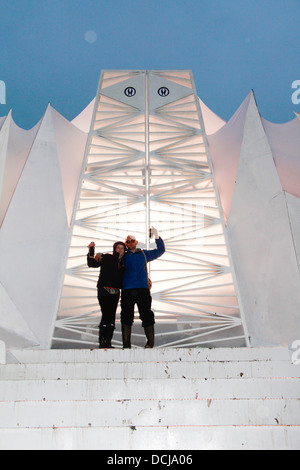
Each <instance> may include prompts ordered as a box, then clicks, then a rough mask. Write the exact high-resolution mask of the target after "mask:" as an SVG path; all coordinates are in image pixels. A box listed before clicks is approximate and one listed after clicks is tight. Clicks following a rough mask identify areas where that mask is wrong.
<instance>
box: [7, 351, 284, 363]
mask: <svg viewBox="0 0 300 470" xmlns="http://www.w3.org/2000/svg"><path fill="white" fill-rule="evenodd" d="M7 359H8V362H10V363H13V362H15V363H25V364H29V363H42V364H43V363H47V364H49V363H51V362H55V363H59V362H63V363H65V362H69V363H73V362H82V363H83V362H87V363H94V362H101V363H104V362H143V363H145V362H160V361H162V362H173V361H175V362H228V361H234V362H244V361H285V362H291V353H290V351H289V350H288V349H287V348H216V349H208V348H190V349H188V348H186V349H184V348H174V349H171V348H169V349H160V348H154V349H147V350H145V349H124V350H123V349H52V350H32V349H31V350H30V349H24V350H14V349H13V350H10V351H8V354H7Z"/></svg>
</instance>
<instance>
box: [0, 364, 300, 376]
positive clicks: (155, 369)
mask: <svg viewBox="0 0 300 470" xmlns="http://www.w3.org/2000/svg"><path fill="white" fill-rule="evenodd" d="M0 377H1V380H25V379H26V380H40V379H42V380H46V379H47V380H57V379H61V380H66V379H68V380H75V379H83V380H85V379H105V378H106V379H120V380H123V379H126V378H130V379H135V378H136V379H196V378H199V379H206V378H215V379H217V378H228V379H229V378H238V377H243V378H255V377H256V378H263V377H273V378H283V377H293V378H299V377H300V365H294V364H292V363H291V362H287V361H235V362H233V361H230V362H229V361H228V362H216V361H214V362H213V361H208V362H204V361H186V362H184V361H173V362H165V361H161V362H145V363H142V362H103V363H100V362H92V363H88V362H84V363H82V362H80V363H78V362H77V363H75V362H73V363H63V362H58V363H55V362H51V363H48V364H45V363H44V364H42V363H29V364H7V365H5V366H1V365H0Z"/></svg>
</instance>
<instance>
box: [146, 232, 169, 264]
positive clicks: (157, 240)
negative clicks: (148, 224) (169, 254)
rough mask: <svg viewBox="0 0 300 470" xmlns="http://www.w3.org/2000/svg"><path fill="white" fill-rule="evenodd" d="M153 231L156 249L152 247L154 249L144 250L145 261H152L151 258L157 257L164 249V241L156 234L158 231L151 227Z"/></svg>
mask: <svg viewBox="0 0 300 470" xmlns="http://www.w3.org/2000/svg"><path fill="white" fill-rule="evenodd" d="M153 233H154V236H155V243H156V249H154V250H144V253H145V255H146V258H147V261H153V260H155V259H157V258H159V257H160V256H162V255H163V254H164V252H165V251H166V249H165V244H164V241H163V240H162V238H161V237H160V236H159V235H158V231H157V230H156V229H153Z"/></svg>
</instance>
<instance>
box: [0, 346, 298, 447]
mask: <svg viewBox="0 0 300 470" xmlns="http://www.w3.org/2000/svg"><path fill="white" fill-rule="evenodd" d="M299 399H300V366H299V365H294V364H292V361H291V354H290V352H289V351H288V349H285V348H233V349H227V348H226V349H223V348H218V349H202V348H201V349H153V350H149V349H148V350H143V349H132V350H122V349H115V350H84V349H82V350H50V351H38V350H22V351H20V350H18V351H17V350H13V351H10V352H8V353H7V364H3V365H0V449H1V450H8V449H27V450H29V449H34V450H38V449H44V450H46V449H77V450H79V449H106V450H141V449H143V450H196V449H226V450H229V449H269V450H275V449H290V450H296V449H297V450H299V449H300V400H299Z"/></svg>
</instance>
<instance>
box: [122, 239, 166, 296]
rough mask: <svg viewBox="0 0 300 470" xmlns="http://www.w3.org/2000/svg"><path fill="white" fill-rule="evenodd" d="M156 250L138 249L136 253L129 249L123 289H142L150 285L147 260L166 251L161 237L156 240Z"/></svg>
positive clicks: (155, 257)
mask: <svg viewBox="0 0 300 470" xmlns="http://www.w3.org/2000/svg"><path fill="white" fill-rule="evenodd" d="M155 242H156V249H155V250H143V251H142V250H139V249H138V250H137V251H136V252H135V253H132V252H131V251H127V252H126V255H125V259H124V266H125V274H124V278H123V290H127V289H141V288H144V289H145V288H147V287H148V280H147V271H146V260H145V256H144V255H143V252H144V253H145V255H146V258H147V261H153V260H155V259H157V258H159V257H160V256H162V255H163V254H164V252H165V244H164V242H163V240H162V239H161V238H158V239H157V240H155Z"/></svg>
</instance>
